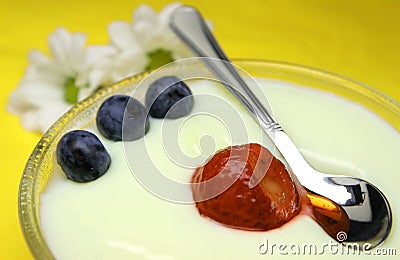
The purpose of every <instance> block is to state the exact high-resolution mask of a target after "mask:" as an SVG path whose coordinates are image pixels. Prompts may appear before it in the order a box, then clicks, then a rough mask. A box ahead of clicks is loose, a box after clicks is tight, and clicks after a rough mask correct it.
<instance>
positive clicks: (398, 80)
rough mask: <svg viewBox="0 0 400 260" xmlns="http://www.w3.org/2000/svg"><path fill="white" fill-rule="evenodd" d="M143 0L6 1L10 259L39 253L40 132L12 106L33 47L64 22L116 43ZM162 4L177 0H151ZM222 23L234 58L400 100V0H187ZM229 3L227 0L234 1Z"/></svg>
mask: <svg viewBox="0 0 400 260" xmlns="http://www.w3.org/2000/svg"><path fill="white" fill-rule="evenodd" d="M140 3H142V2H140V1H135V0H131V1H126V0H112V1H102V0H98V1H82V0H79V1H77V0H69V1H50V0H41V1H34V0H31V1H28V0H20V1H16V0H13V1H9V0H0V21H1V22H0V136H1V142H0V162H1V168H2V170H1V172H0V177H1V178H0V205H1V207H0V210H1V211H0V212H1V213H0V259H14V258H18V259H23V258H28V259H29V258H31V256H30V253H29V250H28V249H27V247H26V245H25V242H24V240H23V237H22V233H21V231H20V227H19V223H18V215H17V192H18V184H19V180H20V177H21V172H22V170H23V167H24V164H25V162H26V160H27V159H28V157H29V154H30V152H31V151H32V150H33V148H34V146H35V144H36V143H37V141H38V140H39V135H37V134H33V133H29V132H26V131H25V130H24V129H22V127H21V125H20V123H19V120H18V118H16V117H15V116H12V115H10V114H9V113H8V112H7V111H6V109H5V105H6V103H7V99H8V95H9V93H10V92H11V91H12V90H13V89H14V87H15V86H16V85H17V83H18V81H19V79H20V78H21V77H22V75H23V73H24V68H25V67H26V65H27V59H26V54H27V52H28V51H29V50H30V49H31V48H37V49H41V50H44V51H45V50H47V36H48V34H49V33H51V32H53V31H54V30H55V28H56V27H58V26H64V27H66V28H67V29H68V30H70V31H73V32H76V31H80V32H85V33H87V35H88V43H89V44H106V43H107V42H108V35H107V30H106V28H107V25H108V24H109V23H110V22H111V21H114V20H126V21H130V20H131V15H132V11H133V10H134V9H135V8H136V7H137V6H138V5H139V4H140ZM145 3H148V4H150V5H151V6H153V7H154V8H155V9H156V10H160V9H161V8H162V7H163V6H164V5H165V4H167V3H169V1H146V2H145ZM183 3H186V4H191V5H194V6H196V7H198V8H199V9H200V10H201V12H202V13H203V15H204V16H205V17H206V18H208V19H210V20H212V22H213V23H214V32H215V33H216V36H217V39H218V40H219V42H220V43H221V44H222V46H223V47H224V48H225V50H226V52H227V54H228V56H230V57H233V58H235V57H236V58H262V59H273V60H281V61H288V62H295V63H300V64H304V65H309V66H314V67H319V68H323V69H326V70H329V71H333V72H337V73H340V74H343V75H345V76H348V77H351V78H353V79H356V80H358V81H361V82H363V83H366V84H368V85H370V86H372V87H374V88H376V89H378V90H381V91H382V92H384V93H386V94H387V95H389V96H391V97H392V98H394V99H396V100H397V101H400V15H399V14H400V1H397V0H379V1H378V0H375V1H368V0H291V1H289V0H246V1H236V2H235V1H218V0H203V1H200V0H198V1H184V2H183ZM225 3H226V4H225Z"/></svg>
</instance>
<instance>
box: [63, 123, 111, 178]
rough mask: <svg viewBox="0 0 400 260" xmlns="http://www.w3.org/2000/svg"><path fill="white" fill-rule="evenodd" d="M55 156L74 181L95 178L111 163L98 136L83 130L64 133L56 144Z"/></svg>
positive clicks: (105, 170)
mask: <svg viewBox="0 0 400 260" xmlns="http://www.w3.org/2000/svg"><path fill="white" fill-rule="evenodd" d="M56 156H57V162H58V164H59V165H60V166H61V168H62V170H63V171H64V173H65V174H66V175H67V178H68V179H70V180H73V181H76V182H89V181H93V180H96V179H97V178H99V177H101V176H102V175H103V174H104V173H106V172H107V170H108V168H109V167H110V164H111V157H110V154H109V153H108V152H107V150H106V148H105V147H104V145H103V144H102V143H101V141H100V140H99V138H98V137H97V136H96V135H95V134H93V133H91V132H88V131H84V130H75V131H71V132H68V133H66V134H65V135H64V136H63V137H62V138H61V139H60V141H59V142H58V144H57V149H56Z"/></svg>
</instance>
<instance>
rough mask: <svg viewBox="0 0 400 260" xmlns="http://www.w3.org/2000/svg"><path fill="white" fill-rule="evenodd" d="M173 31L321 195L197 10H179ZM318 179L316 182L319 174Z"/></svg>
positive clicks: (293, 148) (308, 185)
mask: <svg viewBox="0 0 400 260" xmlns="http://www.w3.org/2000/svg"><path fill="white" fill-rule="evenodd" d="M170 27H171V28H172V30H173V31H174V32H175V33H176V34H177V35H178V37H179V38H181V40H182V41H183V42H184V43H186V45H187V46H188V47H189V48H190V49H191V50H192V51H193V52H194V53H195V54H197V55H198V56H200V57H205V59H203V62H204V63H205V65H206V66H207V67H208V68H209V69H210V70H211V72H213V74H214V75H215V76H216V77H217V78H218V79H219V80H221V81H222V82H223V83H225V84H224V85H225V87H226V88H227V89H228V90H229V91H230V92H231V93H232V94H233V95H234V96H235V97H236V98H237V99H238V100H239V101H240V102H241V103H242V104H243V105H244V106H245V107H246V108H247V109H248V110H249V112H250V113H251V114H252V115H253V116H254V117H255V119H256V120H257V121H258V122H259V123H260V125H261V127H262V128H263V130H264V131H265V132H266V134H267V135H268V136H269V137H270V138H271V140H272V141H273V142H274V144H275V145H276V147H277V148H278V149H279V151H280V152H281V153H282V155H283V156H284V158H285V160H286V161H287V162H288V163H289V165H290V167H291V169H292V170H293V171H294V172H295V173H296V176H297V178H298V179H299V181H300V182H301V184H302V185H303V186H304V187H306V188H312V189H311V190H313V191H314V192H317V193H318V191H316V190H315V183H314V181H315V178H313V177H314V176H312V174H313V173H314V172H313V169H312V168H311V167H310V166H309V165H308V163H307V162H306V161H305V159H304V158H303V156H302V155H301V153H300V152H299V150H298V149H297V147H296V146H295V144H294V143H293V142H292V140H291V139H290V138H289V137H288V135H287V134H286V133H285V132H284V131H283V129H282V128H281V127H280V125H279V124H278V122H276V120H275V119H274V118H273V117H272V116H271V115H270V113H269V112H268V111H267V109H266V108H265V107H264V106H263V105H262V103H261V102H260V101H259V99H258V98H257V97H256V96H255V95H254V93H253V92H252V90H251V89H250V88H249V86H247V84H246V83H245V81H244V80H243V78H242V77H241V76H240V75H239V73H238V72H237V71H236V69H235V68H234V66H233V65H232V64H231V63H230V61H229V59H228V57H227V56H226V55H225V53H224V51H223V50H222V49H221V47H220V46H219V44H218V42H217V40H216V39H215V37H214V36H213V34H212V33H211V31H210V30H209V28H208V26H207V24H206V23H205V21H204V19H203V17H202V16H201V14H200V13H199V12H198V11H197V10H196V9H195V8H192V7H189V6H182V7H179V8H177V9H176V10H175V12H174V13H173V14H172V16H171V18H170ZM315 177H316V178H317V175H316V174H315ZM325 188H326V187H325ZM323 189H324V187H321V191H322V190H323ZM330 189H331V188H330ZM319 194H321V193H319ZM322 194H323V193H322ZM322 194H321V195H322Z"/></svg>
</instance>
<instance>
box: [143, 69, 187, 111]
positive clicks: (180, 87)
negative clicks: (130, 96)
mask: <svg viewBox="0 0 400 260" xmlns="http://www.w3.org/2000/svg"><path fill="white" fill-rule="evenodd" d="M145 103H146V107H147V108H148V109H149V114H150V115H151V116H152V117H155V118H164V117H166V118H179V117H183V116H186V115H187V114H189V113H190V111H192V109H193V104H194V102H193V96H192V92H191V91H190V89H189V88H188V86H187V85H186V84H185V83H184V82H183V81H181V80H180V79H178V78H177V77H175V76H165V77H162V78H159V79H157V80H156V81H154V82H153V83H152V84H151V85H150V87H149V89H148V90H147V93H146V102H145Z"/></svg>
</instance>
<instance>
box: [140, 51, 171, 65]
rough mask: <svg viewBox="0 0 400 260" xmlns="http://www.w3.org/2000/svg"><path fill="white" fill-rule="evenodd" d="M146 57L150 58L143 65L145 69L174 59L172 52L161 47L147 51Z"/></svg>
mask: <svg viewBox="0 0 400 260" xmlns="http://www.w3.org/2000/svg"><path fill="white" fill-rule="evenodd" d="M147 57H149V59H150V60H149V63H148V64H147V65H146V67H145V69H146V70H154V69H157V68H159V67H161V66H163V65H165V64H168V63H170V62H173V61H174V58H173V57H172V52H170V51H168V50H166V49H162V48H159V49H155V50H154V51H151V52H149V53H147Z"/></svg>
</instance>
